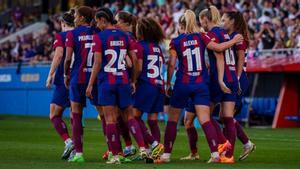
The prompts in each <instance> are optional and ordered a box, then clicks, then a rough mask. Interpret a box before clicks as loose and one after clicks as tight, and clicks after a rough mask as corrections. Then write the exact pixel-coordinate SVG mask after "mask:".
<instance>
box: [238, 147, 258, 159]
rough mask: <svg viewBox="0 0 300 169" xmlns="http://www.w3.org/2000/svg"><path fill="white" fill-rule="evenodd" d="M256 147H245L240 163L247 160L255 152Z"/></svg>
mask: <svg viewBox="0 0 300 169" xmlns="http://www.w3.org/2000/svg"><path fill="white" fill-rule="evenodd" d="M255 149H256V145H255V144H253V143H251V145H250V146H244V149H243V152H242V154H241V155H240V157H239V160H240V161H243V160H245V159H246V158H247V157H248V156H249V155H250V154H251V153H252V152H253V151H255Z"/></svg>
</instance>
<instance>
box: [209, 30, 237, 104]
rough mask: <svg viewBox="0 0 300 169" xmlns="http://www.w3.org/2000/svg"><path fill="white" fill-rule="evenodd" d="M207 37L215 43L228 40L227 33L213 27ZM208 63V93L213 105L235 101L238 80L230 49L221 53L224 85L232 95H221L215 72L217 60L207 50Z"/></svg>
mask: <svg viewBox="0 0 300 169" xmlns="http://www.w3.org/2000/svg"><path fill="white" fill-rule="evenodd" d="M207 35H208V36H209V37H210V38H211V39H212V40H214V41H215V42H216V43H223V42H227V41H229V40H230V36H229V35H228V33H227V32H226V31H225V30H224V29H223V28H221V27H213V28H212V29H211V30H210V31H209V32H208V33H207ZM208 56H209V63H210V77H211V80H210V92H211V99H212V102H214V103H219V102H221V101H234V102H235V101H236V94H237V90H238V80H237V76H236V67H235V66H236V63H235V59H234V55H233V51H232V49H231V48H229V49H227V50H225V51H224V52H223V56H224V61H225V65H224V68H225V69H224V79H223V80H224V83H225V84H226V86H227V87H229V89H231V91H232V94H224V95H222V94H221V93H223V92H222V90H221V88H220V85H219V81H218V70H217V60H216V57H215V54H214V51H211V50H208Z"/></svg>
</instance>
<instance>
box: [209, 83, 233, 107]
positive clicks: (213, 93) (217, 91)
mask: <svg viewBox="0 0 300 169" xmlns="http://www.w3.org/2000/svg"><path fill="white" fill-rule="evenodd" d="M226 85H227V87H228V88H229V89H230V90H231V92H232V93H231V94H226V93H224V92H223V91H222V90H221V88H220V86H219V83H218V82H211V85H210V87H209V91H210V98H211V102H213V103H215V104H217V103H220V102H236V100H237V91H238V83H237V82H234V83H228V84H226Z"/></svg>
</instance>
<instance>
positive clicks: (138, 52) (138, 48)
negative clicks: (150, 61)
mask: <svg viewBox="0 0 300 169" xmlns="http://www.w3.org/2000/svg"><path fill="white" fill-rule="evenodd" d="M143 52H144V51H143V47H142V45H141V44H140V43H136V56H137V59H143Z"/></svg>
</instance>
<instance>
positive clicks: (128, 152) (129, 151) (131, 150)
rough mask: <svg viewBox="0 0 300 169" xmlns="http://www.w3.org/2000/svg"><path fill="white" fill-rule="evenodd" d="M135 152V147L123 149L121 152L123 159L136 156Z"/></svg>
mask: <svg viewBox="0 0 300 169" xmlns="http://www.w3.org/2000/svg"><path fill="white" fill-rule="evenodd" d="M136 152H137V150H136V148H135V146H131V147H130V148H129V149H127V148H125V149H124V150H123V153H124V157H129V156H134V155H135V154H136Z"/></svg>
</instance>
